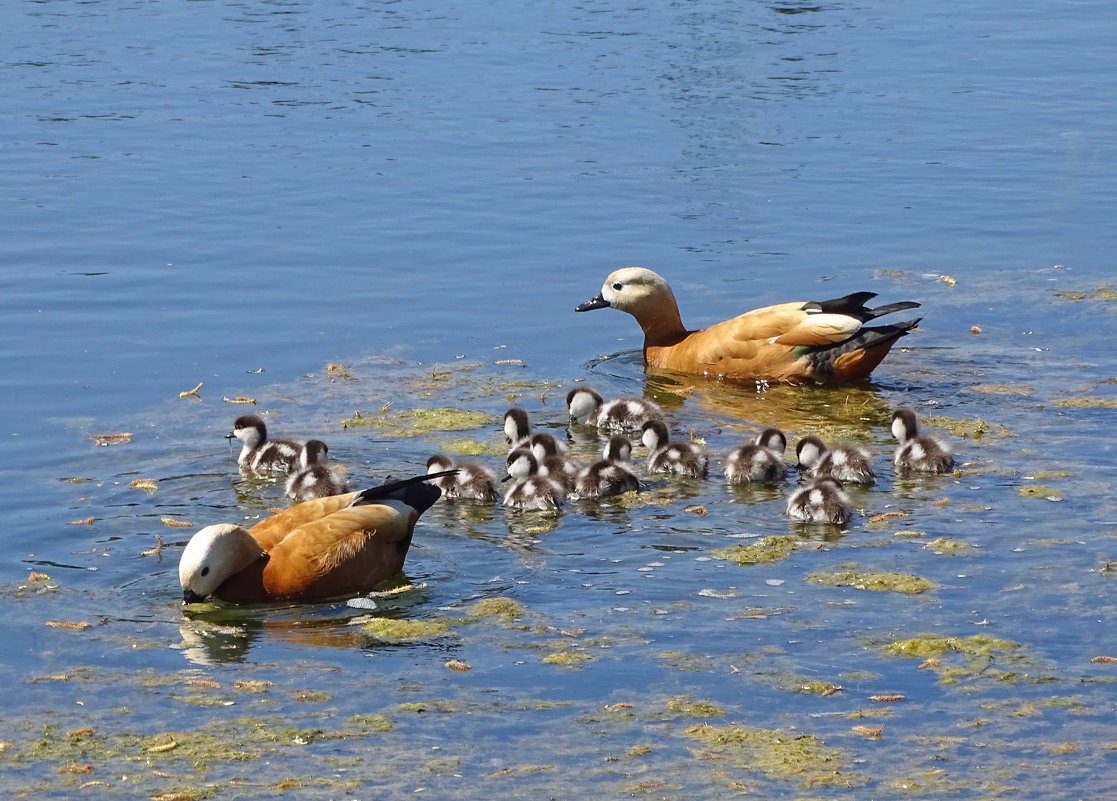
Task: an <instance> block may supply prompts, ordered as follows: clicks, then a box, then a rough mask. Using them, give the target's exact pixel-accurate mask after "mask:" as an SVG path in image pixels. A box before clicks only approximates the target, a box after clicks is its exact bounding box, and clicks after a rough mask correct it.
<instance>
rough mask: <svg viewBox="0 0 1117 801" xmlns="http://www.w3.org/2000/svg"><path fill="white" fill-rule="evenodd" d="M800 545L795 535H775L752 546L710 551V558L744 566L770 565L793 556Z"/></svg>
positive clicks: (735, 546) (736, 546)
mask: <svg viewBox="0 0 1117 801" xmlns="http://www.w3.org/2000/svg"><path fill="white" fill-rule="evenodd" d="M798 545H799V538H798V537H796V536H795V535H793V534H774V535H772V536H769V537H762V538H761V539H760V540H759V541H757V542H754V543H753V544H751V545H731V546H730V547H728V548H715V549H714V550H712V551H710V556H712V557H714V558H715V559H724V560H726V561H727V562H733V563H734V564H737V565H742V566H746V565H759V564H770V563H771V562H778V561H780V560H782V559H786V558H787V557H789V556H791V554H792V553H794V552H795V550H796V548H798Z"/></svg>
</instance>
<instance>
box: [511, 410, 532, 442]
mask: <svg viewBox="0 0 1117 801" xmlns="http://www.w3.org/2000/svg"><path fill="white" fill-rule="evenodd" d="M530 436H531V420H529V419H528V416H527V412H526V411H524V410H523V409H521V408H520V407H519V406H513V407H512V408H511V409H509V410H508V411H506V412H505V413H504V439H505V440H507V442H508V450H509V451H514V450H516V448H518V447H520V446H521V445H523V444H524V443H525V442H527V440H528V438H529V437H530Z"/></svg>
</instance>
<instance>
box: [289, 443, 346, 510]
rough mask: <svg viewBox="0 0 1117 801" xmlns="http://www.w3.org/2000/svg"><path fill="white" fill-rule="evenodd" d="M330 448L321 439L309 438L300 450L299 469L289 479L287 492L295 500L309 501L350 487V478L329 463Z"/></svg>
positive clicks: (336, 493)
mask: <svg viewBox="0 0 1117 801" xmlns="http://www.w3.org/2000/svg"><path fill="white" fill-rule="evenodd" d="M328 453H329V448H327V447H326V443H325V442H323V441H322V440H320V439H308V440H307V441H306V443H305V444H304V445H303V446H302V449H301V450H300V451H299V469H298V471H297V472H295V473H292V474H291V476H290V478H288V479H287V486H286V488H285V493H286V495H287V497H288V498H290V499H291V500H293V501H309V500H313V499H314V498H325V497H327V496H329V495H340V494H341V493H343V492H345V490H346V489H348V487H349V480H348V479H347V478H346V477H345V475H344V474H343V473H342V472H341V471H340V470H337V469H336V468H333V467H331V466H330V465H329V464H327V461H328V458H327V454H328Z"/></svg>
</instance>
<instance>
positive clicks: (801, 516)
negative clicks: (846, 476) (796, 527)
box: [787, 476, 853, 525]
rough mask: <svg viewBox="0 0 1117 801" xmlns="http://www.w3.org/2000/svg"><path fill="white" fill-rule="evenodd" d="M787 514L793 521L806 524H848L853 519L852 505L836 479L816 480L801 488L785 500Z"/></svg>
mask: <svg viewBox="0 0 1117 801" xmlns="http://www.w3.org/2000/svg"><path fill="white" fill-rule="evenodd" d="M787 514H788V516H789V517H791V518H793V519H795V520H802V521H804V522H806V523H837V524H838V525H842V524H845V523H847V522H849V520H850V518H851V517H853V504H851V503H850V502H849V496H847V495H846V494H845V491H844V490H843V488H842V482H841V481H839V480H838V479H836V478H830V477H828V476H827V477H824V478H816V479H815V480H814V481H812V482H811V483H810V484H808V485H807V486H805V487H801V488H799V489H797V490H795V492H793V493H791V496H790V497H789V498H788V499H787Z"/></svg>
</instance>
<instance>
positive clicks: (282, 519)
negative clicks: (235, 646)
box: [178, 473, 439, 603]
mask: <svg viewBox="0 0 1117 801" xmlns="http://www.w3.org/2000/svg"><path fill="white" fill-rule="evenodd" d="M437 477H439V474H437V473H434V474H430V475H424V476H416V477H414V478H408V479H404V480H402V481H392V482H389V483H387V484H383V485H381V486H379V487H372V488H370V489H366V490H363V491H361V492H350V493H346V494H345V495H332V496H330V497H328V498H318V499H316V500H312V501H304V502H303V503H299V504H295V505H294V506H291V507H289V508H288V509H285V510H284V511H282V512H280V513H279V514H277V515H274V516H272V517H269V518H267V519H266V520H262V521H260V522H259V523H257V524H256V525H254V526H253V527H252V528H250V529H244V528H242V527H241V526H237V525H233V524H230V523H220V524H218V525H213V526H206V527H205V528H203V529H201V530H200V531H199V532H198V533H196V534H195V535H194V536H193V537H191V538H190V541H189V542H188V543H187V544H186V548H184V549H183V551H182V557H181V559H180V560H179V565H178V578H179V583H180V584H181V585H182V600H183V603H197V602H200V601H203V600H205V599H206V598H209V597H211V596H213V597H216V598H219V599H221V600H223V601H229V602H232V603H260V602H264V601H279V600H298V601H313V600H321V599H325V598H332V597H336V596H342V595H355V594H359V593H363V592H368V591H369V590H372V589H373V588H374V587H375V586H376V584H378V583H379V582H381V581H383V580H384V579H386V578H389V577H391V576H393V575H395V574H396V573H398V572H399V571H400V570H401V569H402V568H403V562H404V558H405V557H406V556H407V550H408V548H409V547H410V546H411V537H412V535H413V534H414V531H415V523H416V521H417V520H418V519H419V516H420V515H421V514H422V513H423V512H425V511H426V510H427V509H429V508H430V507H431V505H432V504H433V503H434V502H435V501H436V500H437V499H438V496H439V490H438V488H437V487H434V486H431V485H430V484H428V483H427V482H428V481H430V480H431V479H433V478H437Z"/></svg>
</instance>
